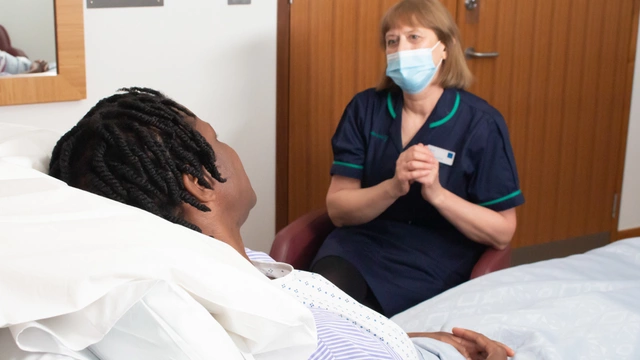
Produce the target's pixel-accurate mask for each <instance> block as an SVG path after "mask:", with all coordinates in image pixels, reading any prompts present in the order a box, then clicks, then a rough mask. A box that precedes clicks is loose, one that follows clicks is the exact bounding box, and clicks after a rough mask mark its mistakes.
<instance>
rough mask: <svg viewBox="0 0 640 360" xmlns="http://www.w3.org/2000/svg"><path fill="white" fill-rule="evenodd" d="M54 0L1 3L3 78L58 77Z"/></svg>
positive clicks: (1, 0)
mask: <svg viewBox="0 0 640 360" xmlns="http://www.w3.org/2000/svg"><path fill="white" fill-rule="evenodd" d="M54 5H55V4H54V0H0V77H7V76H11V77H23V76H55V75H57V73H58V71H57V67H56V54H57V52H56V29H55V11H54Z"/></svg>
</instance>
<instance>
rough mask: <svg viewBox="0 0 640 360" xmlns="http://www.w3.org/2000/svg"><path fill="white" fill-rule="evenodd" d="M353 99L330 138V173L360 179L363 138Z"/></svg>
mask: <svg viewBox="0 0 640 360" xmlns="http://www.w3.org/2000/svg"><path fill="white" fill-rule="evenodd" d="M358 120H359V119H358V111H357V104H356V101H355V99H354V100H352V101H351V103H349V105H347V108H346V109H345V111H344V114H343V115H342V119H340V123H339V124H338V128H337V129H336V132H335V134H334V135H333V138H332V140H331V145H332V147H333V165H331V175H341V176H346V177H350V178H354V179H362V174H363V170H364V161H365V140H364V136H362V134H363V131H362V128H361V127H362V124H361V123H360V122H359V121H358Z"/></svg>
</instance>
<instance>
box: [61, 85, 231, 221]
mask: <svg viewBox="0 0 640 360" xmlns="http://www.w3.org/2000/svg"><path fill="white" fill-rule="evenodd" d="M195 121H196V120H195V115H194V114H193V113H192V112H191V111H189V110H188V109H187V108H185V107H184V106H182V105H180V104H178V103H176V102H175V101H173V100H171V99H169V98H168V97H166V96H165V95H163V94H162V93H160V92H158V91H155V90H152V89H147V88H137V87H133V88H125V89H120V90H119V92H118V93H117V94H115V95H113V96H110V97H108V98H105V99H102V100H100V101H99V102H98V103H97V104H96V105H95V106H94V107H93V108H92V109H91V110H90V111H89V112H88V113H87V114H86V115H85V116H84V117H83V118H82V120H80V122H78V124H77V125H76V126H74V127H73V128H72V129H71V130H70V131H69V132H67V133H66V134H65V135H64V136H63V137H62V138H61V139H60V140H59V141H58V143H57V144H56V146H55V148H54V149H53V154H52V157H51V163H50V165H49V174H50V175H51V176H54V177H56V178H58V179H60V180H62V181H64V182H66V183H67V184H69V185H70V186H73V187H77V188H80V189H83V190H87V191H90V192H92V193H95V194H98V195H102V196H104V197H107V198H110V199H113V200H116V201H119V202H122V203H125V204H128V205H132V206H135V207H138V208H141V209H143V210H146V211H148V212H151V213H153V214H155V215H157V216H160V217H162V218H164V219H166V220H169V221H171V222H174V223H176V224H180V225H184V226H186V227H188V228H190V229H193V230H196V231H201V230H200V229H199V228H198V227H197V226H195V225H194V224H192V223H190V222H188V221H186V220H185V219H184V218H183V214H182V208H181V206H180V205H182V203H187V204H189V205H191V206H193V207H195V208H197V209H199V210H201V211H211V209H209V208H208V207H207V206H205V205H204V204H202V203H200V202H199V201H198V200H197V199H196V198H195V197H193V196H192V195H191V194H190V193H189V192H188V191H186V189H185V187H184V183H183V180H182V175H183V174H188V175H191V176H193V177H195V178H197V179H198V183H199V184H200V185H202V186H204V187H206V188H208V189H212V184H211V183H209V182H208V181H207V180H206V179H205V176H204V169H206V171H208V172H209V174H211V176H212V177H213V178H214V179H215V180H217V181H218V182H224V181H225V179H223V178H222V176H221V175H220V173H219V172H218V169H217V167H216V164H215V162H216V155H215V153H214V152H213V149H212V148H211V145H210V144H209V143H208V142H207V140H206V139H205V138H204V137H203V136H202V135H201V134H200V133H199V132H198V131H197V130H196V129H195V128H194V126H195Z"/></svg>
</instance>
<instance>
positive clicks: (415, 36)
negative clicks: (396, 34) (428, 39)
mask: <svg viewBox="0 0 640 360" xmlns="http://www.w3.org/2000/svg"><path fill="white" fill-rule="evenodd" d="M409 39H411V40H418V39H420V35H415V34H412V35H409Z"/></svg>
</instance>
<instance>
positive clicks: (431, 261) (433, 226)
mask: <svg viewBox="0 0 640 360" xmlns="http://www.w3.org/2000/svg"><path fill="white" fill-rule="evenodd" d="M381 42H382V45H383V48H384V50H385V52H386V55H387V69H386V76H384V78H383V79H382V81H381V83H380V84H379V86H378V87H377V88H376V89H369V90H366V91H364V92H362V93H359V94H357V95H356V96H355V97H354V98H353V99H352V100H351V102H350V103H349V105H347V108H346V109H345V111H344V114H343V116H342V119H341V120H340V123H339V125H338V128H337V129H336V132H335V134H334V136H333V139H332V146H333V154H334V160H335V161H334V162H333V165H332V167H331V176H332V177H331V185H330V187H329V190H328V193H327V209H328V212H329V216H330V218H331V220H332V221H333V223H334V224H335V225H336V226H337V228H336V230H334V231H333V232H332V233H331V234H330V235H329V236H328V238H327V239H326V241H325V242H324V244H323V245H322V247H321V248H320V250H319V252H318V254H317V256H316V258H315V259H314V261H313V264H312V271H314V272H317V273H320V274H322V275H323V276H325V277H326V278H327V279H328V280H330V281H331V282H333V283H334V284H336V285H337V286H338V287H340V288H342V289H343V290H344V291H345V292H347V293H348V294H349V295H351V296H352V297H354V298H355V299H356V300H358V301H360V302H361V303H364V304H366V305H367V306H369V307H371V308H373V309H375V310H378V311H380V312H382V313H384V314H385V315H387V316H392V315H394V314H396V313H398V312H400V311H403V310H405V309H407V308H409V307H411V306H413V305H415V304H418V303H420V302H422V301H424V300H426V299H429V298H431V297H433V296H435V295H437V294H439V293H441V292H443V291H445V290H447V289H449V288H451V287H454V286H456V285H458V284H460V283H462V282H464V281H465V280H468V279H469V277H470V274H471V270H472V268H473V266H474V264H475V263H476V262H477V260H478V259H479V257H480V255H481V254H482V253H483V252H484V250H485V249H486V248H487V247H493V248H496V249H503V248H505V247H506V246H508V245H509V243H510V241H511V239H512V237H513V234H514V232H515V229H516V211H515V207H516V206H518V205H521V204H522V203H524V197H523V195H522V192H521V190H520V185H519V181H518V173H517V170H516V164H515V160H514V156H513V153H512V149H511V143H510V141H509V133H508V130H507V126H506V124H505V121H504V119H503V118H502V116H501V115H500V113H499V112H498V111H497V110H496V109H494V108H493V107H492V106H491V105H489V104H488V103H487V102H486V101H484V100H482V99H480V98H479V97H477V96H475V95H473V94H471V93H468V92H466V91H465V90H464V89H465V88H467V87H468V86H469V85H470V83H471V80H472V77H471V73H470V71H469V69H468V67H467V65H466V63H465V59H464V54H463V52H462V48H461V46H460V35H459V31H458V29H457V28H456V25H455V23H454V22H453V19H452V17H451V15H450V14H449V13H448V12H447V10H446V8H445V7H444V6H443V5H442V4H441V3H440V2H439V1H438V0H403V1H401V2H399V3H398V4H396V5H395V6H394V7H392V8H391V9H390V10H389V11H388V12H387V14H386V15H385V16H384V18H383V19H382V26H381Z"/></svg>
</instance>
